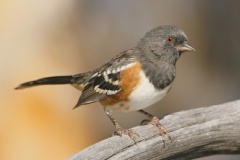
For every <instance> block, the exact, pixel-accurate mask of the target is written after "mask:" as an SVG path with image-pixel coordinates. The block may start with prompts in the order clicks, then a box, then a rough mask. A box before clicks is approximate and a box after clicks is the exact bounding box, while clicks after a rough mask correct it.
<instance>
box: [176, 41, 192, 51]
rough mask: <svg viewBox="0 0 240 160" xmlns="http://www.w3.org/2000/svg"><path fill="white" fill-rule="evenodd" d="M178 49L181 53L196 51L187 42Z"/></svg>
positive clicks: (177, 47)
mask: <svg viewBox="0 0 240 160" xmlns="http://www.w3.org/2000/svg"><path fill="white" fill-rule="evenodd" d="M176 49H177V50H178V51H180V52H189V51H195V49H194V48H193V47H192V46H190V44H188V42H187V41H185V42H183V44H180V45H178V46H176Z"/></svg>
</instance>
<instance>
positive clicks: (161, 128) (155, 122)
mask: <svg viewBox="0 0 240 160" xmlns="http://www.w3.org/2000/svg"><path fill="white" fill-rule="evenodd" d="M151 124H152V125H154V126H156V127H157V128H158V129H159V132H160V135H161V137H162V140H163V143H164V147H165V146H166V141H165V135H167V136H168V138H169V139H170V140H171V142H172V137H171V135H170V133H169V132H168V131H167V130H166V129H165V127H164V126H163V125H162V124H161V123H160V122H159V119H158V118H157V117H155V116H154V117H153V118H152V120H151Z"/></svg>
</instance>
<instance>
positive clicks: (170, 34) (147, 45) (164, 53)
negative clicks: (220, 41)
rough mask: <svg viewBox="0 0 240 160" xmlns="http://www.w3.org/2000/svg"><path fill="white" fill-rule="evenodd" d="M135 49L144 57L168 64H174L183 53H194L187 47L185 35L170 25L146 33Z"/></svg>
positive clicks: (192, 49)
mask: <svg viewBox="0 0 240 160" xmlns="http://www.w3.org/2000/svg"><path fill="white" fill-rule="evenodd" d="M137 49H138V50H140V51H142V53H144V54H145V55H146V56H151V57H152V56H153V57H152V58H154V59H158V60H160V61H162V62H164V61H165V62H170V63H176V60H177V59H178V58H179V57H180V55H181V54H182V53H183V52H187V51H195V50H194V48H193V47H191V46H190V45H189V43H188V38H187V36H186V34H185V33H184V32H183V31H182V30H181V29H180V28H178V27H176V26H171V25H165V26H160V27H157V28H155V29H153V30H151V31H149V32H148V33H146V35H145V36H144V37H143V38H142V39H141V41H140V42H139V43H138V45H137ZM149 52H150V54H149Z"/></svg>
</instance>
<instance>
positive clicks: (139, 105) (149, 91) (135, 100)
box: [113, 72, 171, 111]
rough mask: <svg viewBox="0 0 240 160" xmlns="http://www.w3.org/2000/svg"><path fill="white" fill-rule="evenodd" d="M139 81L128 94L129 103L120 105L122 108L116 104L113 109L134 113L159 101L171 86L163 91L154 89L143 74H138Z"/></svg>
mask: <svg viewBox="0 0 240 160" xmlns="http://www.w3.org/2000/svg"><path fill="white" fill-rule="evenodd" d="M140 81H141V82H140V85H138V86H137V88H136V89H135V90H134V91H133V92H132V93H131V94H130V97H129V100H130V101H129V102H124V103H121V104H122V105H123V104H124V107H123V106H119V105H118V104H117V105H116V106H114V107H113V109H114V108H115V109H120V108H121V110H123V111H135V110H140V109H143V108H146V107H149V106H150V105H152V104H154V103H156V102H157V101H160V100H161V99H162V98H163V97H164V96H165V95H166V94H167V92H168V91H169V90H170V89H171V85H169V86H167V87H166V88H165V89H163V90H157V89H155V88H154V86H153V84H152V83H150V82H149V79H148V78H147V77H146V76H145V74H144V73H143V72H141V73H140Z"/></svg>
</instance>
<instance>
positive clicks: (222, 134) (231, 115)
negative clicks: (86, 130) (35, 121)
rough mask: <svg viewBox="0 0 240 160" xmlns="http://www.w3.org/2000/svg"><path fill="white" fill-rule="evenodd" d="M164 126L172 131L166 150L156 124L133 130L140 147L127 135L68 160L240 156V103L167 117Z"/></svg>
mask: <svg viewBox="0 0 240 160" xmlns="http://www.w3.org/2000/svg"><path fill="white" fill-rule="evenodd" d="M161 123H162V124H163V125H164V126H165V127H166V128H167V129H168V131H170V134H171V136H172V138H173V141H172V142H171V141H170V140H169V139H167V137H166V139H167V140H166V147H165V148H164V144H163V142H162V138H161V136H160V135H159V132H158V130H156V129H155V127H153V126H152V125H146V126H138V127H135V128H133V129H134V130H135V131H136V132H137V133H139V135H140V137H138V138H137V139H136V144H135V143H134V141H133V140H131V139H130V138H129V137H127V136H123V137H119V136H113V137H110V138H108V139H105V140H103V141H101V142H98V143H96V144H94V145H92V146H90V147H88V148H86V149H84V150H82V151H80V152H78V153H77V154H75V155H73V156H72V157H70V158H69V159H68V160H89V159H94V160H95V159H99V160H104V159H110V160H113V159H114V160H115V159H121V160H125V159H131V160H139V159H144V160H145V159H171V160H173V159H192V158H198V157H205V156H209V155H215V154H240V100H238V101H234V102H229V103H224V104H220V105H216V106H211V107H204V108H198V109H192V110H187V111H182V112H177V113H173V114H170V115H167V116H165V117H164V118H163V119H162V120H161Z"/></svg>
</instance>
